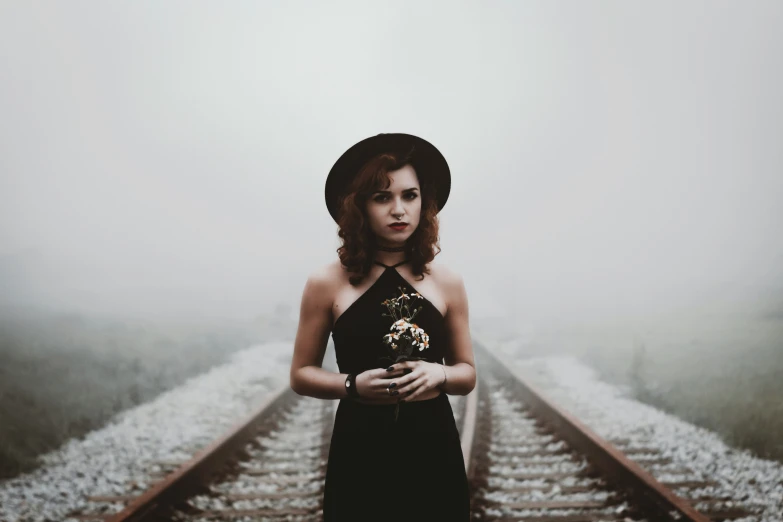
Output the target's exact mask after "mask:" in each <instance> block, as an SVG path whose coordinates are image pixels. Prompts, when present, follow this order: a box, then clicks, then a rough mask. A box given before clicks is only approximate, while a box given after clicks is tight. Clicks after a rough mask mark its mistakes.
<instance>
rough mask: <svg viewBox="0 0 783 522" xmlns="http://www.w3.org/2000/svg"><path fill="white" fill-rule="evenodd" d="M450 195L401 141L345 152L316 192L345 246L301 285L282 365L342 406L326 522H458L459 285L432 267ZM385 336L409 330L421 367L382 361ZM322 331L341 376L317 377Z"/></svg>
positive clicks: (418, 149)
mask: <svg viewBox="0 0 783 522" xmlns="http://www.w3.org/2000/svg"><path fill="white" fill-rule="evenodd" d="M450 186H451V178H450V172H449V167H448V164H447V163H446V160H445V158H443V156H442V155H441V154H440V152H439V151H438V150H437V149H436V148H435V147H434V146H432V145H431V144H430V143H428V142H427V141H425V140H423V139H421V138H418V137H416V136H412V135H409V134H379V135H377V136H372V137H370V138H367V139H365V140H363V141H361V142H359V143H357V144H356V145H354V146H353V147H351V148H350V149H348V151H346V152H345V153H344V154H343V155H342V156H341V157H340V158H339V159H338V160H337V162H336V163H335V165H334V166H333V167H332V170H331V171H330V173H329V176H328V178H327V180H326V190H325V192H326V205H327V208H328V209H329V212H330V214H331V215H332V217H333V218H334V220H335V221H336V222H337V223H338V225H339V236H340V238H341V239H342V243H343V244H342V246H341V247H340V248H339V249H338V250H337V252H338V254H339V260H337V261H335V262H333V263H330V264H328V265H326V266H325V267H323V268H321V269H319V270H317V271H315V272H314V273H313V274H311V275H310V277H309V278H308V280H307V283H306V284H305V288H304V292H303V295H302V304H301V310H300V317H299V328H298V331H297V335H296V341H295V345H294V356H293V361H292V365H291V387H292V388H293V389H294V390H295V391H296V393H298V394H300V395H306V396H310V397H318V398H321V399H340V402H339V405H338V407H337V413H336V417H335V423H334V430H333V434H332V439H331V445H330V448H329V460H328V464H327V470H326V480H325V486H324V498H323V507H324V522H337V521H339V522H346V521H353V520H362V521H364V520H372V521H378V520H395V521H400V520H405V521H412V520H422V521H424V520H426V521H436V520H437V521H466V522H467V521H468V520H469V519H470V501H469V493H468V483H467V478H466V475H465V463H464V461H463V457H462V450H461V447H460V440H459V434H458V432H457V427H456V424H455V422H454V414H453V411H452V409H451V405H450V403H449V400H448V397H447V396H446V394H452V395H467V394H468V393H470V391H471V390H472V389H473V388H474V386H475V383H476V372H475V364H474V360H473V349H472V346H471V340H470V331H469V328H468V303H467V296H466V292H465V287H464V284H463V281H462V278H461V276H459V275H458V274H456V273H455V272H453V271H451V270H449V269H447V268H446V267H444V266H443V265H433V264H431V263H430V262H431V261H432V260H433V259H434V257H435V255H436V254H437V253H439V252H440V248H438V252H435V251H434V249H435V248H436V247H437V241H438V220H437V216H436V214H437V213H438V212H439V211H440V209H442V208H443V205H445V203H446V200H447V199H448V195H449V191H450ZM395 223H401V224H402V225H400V226H393V225H394V224H395ZM414 282H415V283H414ZM413 284H415V287H414V286H413ZM406 296H407V297H406ZM397 298H399V299H398V300H396V301H394V302H405V303H406V304H407V303H408V302H409V301H412V302H411V303H410V304H411V306H409V307H408V308H406V309H405V314H406V315H404V316H401V315H398V313H397V312H393V313H390V311H391V309H390V303H391V302H392V300H395V299H397ZM398 312H399V313H400V314H401V313H402V310H400V311H398ZM414 312H415V313H414ZM401 317H403V318H404V319H410V322H403V323H398V322H397V321H398V320H400V318H401ZM404 319H403V320H404ZM395 324H408V325H411V324H413V325H415V327H416V328H417V329H420V330H416V331H418V332H419V334H420V335H419V337H418V338H419V341H420V342H419V343H418V344H417V345H416V346H417V347H418V348H419V350H414V353H413V354H412V355H413V356H415V357H419V358H421V360H405V361H402V362H394V361H395V360H396V355H399V350H400V348H399V347H397V348H396V349H392V344H393V339H394V338H390V339H386V337H387V334H390V328H391V327H392V325H395ZM330 332H331V333H332V336H333V339H334V347H335V353H336V357H337V364H338V367H339V371H340V373H333V372H329V371H326V370H324V369H323V368H321V364H322V362H323V357H324V352H325V350H326V344H327V341H328V337H329V333H330ZM392 333H393V331H392ZM397 339H398V338H397ZM398 342H399V341H398ZM395 350H396V351H395ZM444 360H445V364H444ZM389 361H391V362H389ZM400 403H402V404H400ZM397 406H399V409H398V410H397Z"/></svg>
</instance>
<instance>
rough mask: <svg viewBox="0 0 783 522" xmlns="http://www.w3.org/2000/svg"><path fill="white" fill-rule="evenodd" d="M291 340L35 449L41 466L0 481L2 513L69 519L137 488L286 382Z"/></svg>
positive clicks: (35, 520) (23, 521) (257, 349)
mask: <svg viewBox="0 0 783 522" xmlns="http://www.w3.org/2000/svg"><path fill="white" fill-rule="evenodd" d="M292 353H293V344H292V343H291V342H290V341H287V342H285V341H281V342H273V343H267V344H262V345H256V346H252V347H250V348H248V349H246V350H243V351H240V352H237V353H235V354H233V355H232V356H231V359H230V360H229V362H227V363H225V364H223V365H220V366H216V367H214V368H212V369H211V370H210V371H208V372H206V373H204V374H201V375H199V376H197V377H194V378H192V379H190V380H188V381H187V382H185V383H184V384H183V385H182V386H180V387H178V388H175V389H173V390H169V391H168V392H165V393H163V394H161V395H159V396H158V397H157V398H156V399H155V400H153V401H151V402H148V403H146V404H143V405H140V406H137V407H135V408H132V409H129V410H126V411H124V412H121V413H119V414H117V415H116V416H115V417H114V418H113V419H112V420H111V421H110V422H109V423H108V424H107V425H106V426H105V427H103V428H101V429H99V430H95V431H92V432H90V433H89V434H87V435H86V436H85V437H84V438H82V439H79V440H75V439H72V440H70V441H68V442H67V443H66V444H64V445H63V446H62V447H61V448H59V449H58V450H56V451H53V452H50V453H47V454H45V455H42V456H41V457H40V460H41V462H42V466H41V467H40V468H38V469H36V470H34V471H32V472H30V473H25V474H23V475H20V476H18V477H14V478H12V479H9V480H6V481H3V482H0V520H3V521H8V522H17V521H18V522H28V521H29V522H45V521H54V520H57V521H60V520H68V518H67V515H68V514H70V513H72V512H74V511H77V510H78V511H82V510H84V511H90V510H91V507H92V505H91V503H89V502H87V501H86V497H87V496H88V495H92V496H95V495H122V494H139V493H140V492H141V491H143V490H145V489H147V488H148V487H149V486H150V484H151V478H150V472H151V471H154V470H155V469H156V464H157V463H160V462H184V461H186V460H188V459H190V458H191V457H192V456H193V455H194V454H195V453H196V452H198V451H199V450H201V449H203V448H204V447H205V446H207V445H209V444H210V443H211V442H212V441H213V440H214V439H215V438H217V437H218V436H220V435H221V434H222V433H224V432H225V431H226V430H228V429H229V428H231V427H232V426H233V425H234V424H235V423H237V422H238V421H239V420H241V419H243V418H245V417H246V416H247V415H249V414H250V412H251V411H252V410H253V408H254V407H256V406H257V405H259V404H260V403H261V402H262V401H263V400H264V398H265V397H266V396H268V395H269V394H270V393H273V392H274V391H275V390H277V389H279V387H280V386H283V385H286V384H287V383H288V379H289V370H290V364H291V355H292Z"/></svg>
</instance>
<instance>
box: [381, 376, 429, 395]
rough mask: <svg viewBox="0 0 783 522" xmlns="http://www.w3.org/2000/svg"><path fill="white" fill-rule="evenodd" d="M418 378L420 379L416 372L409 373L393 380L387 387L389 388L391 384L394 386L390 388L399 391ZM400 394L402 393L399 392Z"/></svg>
mask: <svg viewBox="0 0 783 522" xmlns="http://www.w3.org/2000/svg"><path fill="white" fill-rule="evenodd" d="M419 377H421V373H416V372H414V373H409V374H407V375H404V376H402V377H398V378H396V379H394V380H393V381H392V382H390V383H388V384H387V386H391V385H392V383H394V386H392V388H395V389H397V390H399V389H401V388H403V387H405V386H406V385H408V384H410V383H412V382H413V381H415V380H416V379H418V378H419ZM400 393H402V392H400Z"/></svg>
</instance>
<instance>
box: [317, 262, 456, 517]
mask: <svg viewBox="0 0 783 522" xmlns="http://www.w3.org/2000/svg"><path fill="white" fill-rule="evenodd" d="M405 262H407V261H403V262H402V263H398V264H396V265H393V266H387V265H384V264H382V263H377V264H379V265H381V266H384V267H386V270H385V271H384V272H383V274H382V275H381V276H380V277H379V278H378V279H377V280H376V281H375V283H373V285H372V286H371V287H370V288H369V289H368V290H367V291H366V292H365V293H364V294H362V295H361V296H360V297H359V299H357V300H356V301H354V303H353V304H351V305H350V306H349V307H348V308H347V309H346V310H345V311H344V312H343V313H342V314H341V315H340V317H338V319H337V322H336V323H335V325H334V328H333V329H332V338H333V339H334V348H335V355H336V358H337V365H338V367H339V369H340V373H357V374H358V373H361V372H363V371H365V370H368V369H372V368H386V367H388V366H389V364H390V363H389V362H388V361H384V360H383V359H382V357H383V356H386V355H389V348H388V346H387V345H385V344H384V343H383V336H384V335H385V334H387V333H389V328H390V326H391V325H392V323H393V322H394V319H393V318H392V317H384V316H383V315H382V314H384V313H388V310H387V307H386V306H385V305H382V304H381V303H382V301H384V300H386V299H391V298H395V297H399V296H400V291H399V289H398V287H402V289H403V290H404V291H405V292H406V293H415V292H416V290H415V289H414V288H413V287H411V285H410V284H409V283H408V282H407V280H406V279H405V278H404V277H402V276H401V275H400V274H399V272H397V270H396V269H395V267H397V266H399V265H401V264H403V263H405ZM422 297H423V296H422ZM413 304H414V306H417V307H418V306H423V309H422V310H421V312H419V314H418V315H416V317H415V318H414V320H413V322H414V323H416V324H417V325H418V326H419V327H421V328H423V329H424V331H425V332H426V333H427V334H428V335H429V347H428V348H426V349H425V350H423V351H419V352H416V353H415V355H417V356H418V357H425V358H426V359H427V360H428V361H430V362H435V363H439V364H443V350H444V347H445V346H446V343H447V342H448V340H447V332H446V328H445V325H444V318H443V316H442V315H441V313H440V312H439V311H438V309H437V308H436V307H435V306H434V305H433V304H432V303H431V302H430V301H427V300H426V299H424V298H422V299H421V300H418V301H416V302H414V303H413ZM394 408H395V404H380V405H372V404H362V403H360V402H357V401H355V400H353V399H350V398H345V399H340V402H339V404H338V407H337V413H336V416H335V421H334V431H333V433H332V438H331V446H330V448H329V459H328V464H327V469H326V479H325V485H324V498H323V509H324V522H350V521H353V520H357V521H358V520H362V521H365V520H366V521H370V520H372V521H386V520H389V521H390V520H394V521H395V522H400V521H406V522H407V521H425V520H426V521H428V522H431V521H464V522H468V521H469V520H470V499H469V492H468V481H467V477H466V474H465V463H464V460H463V457H462V449H461V446H460V439H459V433H458V431H457V426H456V423H455V421H454V412H453V411H452V409H451V404H450V402H449V399H448V396H447V395H446V394H445V393H443V392H441V394H440V395H438V396H437V397H435V398H433V399H428V400H419V401H413V402H404V403H402V404H400V410H399V417H398V419H397V421H396V422H395V420H394Z"/></svg>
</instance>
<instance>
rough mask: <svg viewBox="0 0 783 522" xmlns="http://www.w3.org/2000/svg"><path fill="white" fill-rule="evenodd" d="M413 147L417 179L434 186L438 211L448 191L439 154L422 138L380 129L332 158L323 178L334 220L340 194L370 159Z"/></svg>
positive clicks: (446, 168) (447, 174) (448, 182)
mask: <svg viewBox="0 0 783 522" xmlns="http://www.w3.org/2000/svg"><path fill="white" fill-rule="evenodd" d="M411 148H413V149H414V152H413V155H412V157H411V164H412V165H413V168H414V169H415V170H416V174H417V175H418V176H419V179H420V182H421V183H425V182H426V183H429V184H431V185H432V186H434V187H435V189H436V190H435V192H436V200H437V205H438V212H440V211H441V210H442V209H443V207H444V205H446V201H447V200H448V199H449V192H450V191H451V172H450V170H449V164H448V163H447V162H446V158H444V157H443V154H441V153H440V151H439V150H438V149H437V148H435V146H434V145H433V144H432V143H430V142H428V141H427V140H425V139H422V138H419V137H418V136H413V135H412V134H403V133H382V134H378V135H376V136H370V137H369V138H366V139H363V140H362V141H360V142H359V143H357V144H355V145H354V146H352V147H351V148H350V149H348V150H346V151H345V152H344V153H343V155H342V156H340V158H339V159H338V160H337V161H336V162H335V164H334V166H333V167H332V169H331V170H330V171H329V175H328V176H327V178H326V188H325V191H324V192H325V196H326V208H328V209H329V214H331V215H332V218H333V219H334V220H335V221H337V219H338V212H339V209H338V205H339V201H340V197H341V196H342V195H343V194H345V191H346V190H347V188H348V186H349V185H350V183H351V181H352V180H353V178H354V177H355V176H356V175H357V174H358V173H359V170H360V169H361V168H362V167H363V166H364V164H365V163H367V162H368V161H369V160H370V159H372V158H373V157H374V156H377V155H378V154H382V153H384V152H403V153H404V152H408V151H409V150H411Z"/></svg>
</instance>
